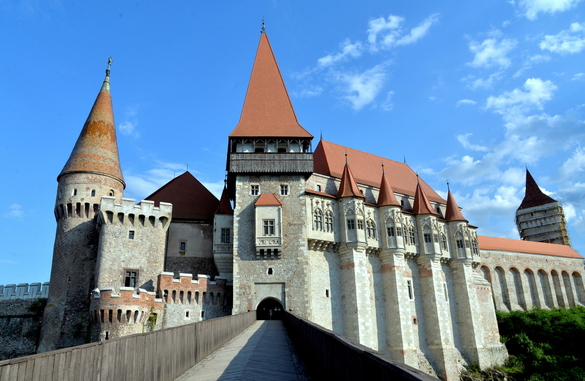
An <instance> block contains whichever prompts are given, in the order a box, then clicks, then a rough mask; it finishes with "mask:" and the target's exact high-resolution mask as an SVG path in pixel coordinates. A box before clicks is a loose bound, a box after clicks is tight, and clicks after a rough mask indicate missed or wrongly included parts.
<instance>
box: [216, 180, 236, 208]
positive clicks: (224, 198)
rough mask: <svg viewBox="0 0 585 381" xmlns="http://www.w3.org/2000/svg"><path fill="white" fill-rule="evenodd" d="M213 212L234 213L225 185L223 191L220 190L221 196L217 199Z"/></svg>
mask: <svg viewBox="0 0 585 381" xmlns="http://www.w3.org/2000/svg"><path fill="white" fill-rule="evenodd" d="M215 214H229V215H233V214H234V210H233V209H232V204H231V203H230V195H229V193H228V190H227V186H225V187H223V192H221V198H220V199H219V205H218V207H217V210H216V211H215Z"/></svg>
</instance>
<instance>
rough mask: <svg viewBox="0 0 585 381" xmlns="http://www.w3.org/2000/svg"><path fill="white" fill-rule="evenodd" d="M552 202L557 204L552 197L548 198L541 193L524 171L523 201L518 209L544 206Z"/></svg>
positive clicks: (529, 175) (530, 176) (527, 172)
mask: <svg viewBox="0 0 585 381" xmlns="http://www.w3.org/2000/svg"><path fill="white" fill-rule="evenodd" d="M552 202H557V201H556V200H554V199H553V198H552V197H549V196H547V195H545V194H544V193H542V191H541V190H540V188H539V187H538V184H536V181H534V178H533V177H532V175H531V174H530V172H529V171H528V169H527V170H526V193H525V194H524V199H523V200H522V203H521V204H520V206H519V207H518V210H520V209H528V208H531V207H533V206H540V205H545V204H550V203H552Z"/></svg>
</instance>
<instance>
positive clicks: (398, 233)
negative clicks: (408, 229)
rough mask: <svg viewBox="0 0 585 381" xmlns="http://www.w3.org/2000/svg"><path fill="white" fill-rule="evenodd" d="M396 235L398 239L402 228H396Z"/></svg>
mask: <svg viewBox="0 0 585 381" xmlns="http://www.w3.org/2000/svg"><path fill="white" fill-rule="evenodd" d="M396 235H397V236H399V237H400V236H401V235H402V228H401V227H397V228H396Z"/></svg>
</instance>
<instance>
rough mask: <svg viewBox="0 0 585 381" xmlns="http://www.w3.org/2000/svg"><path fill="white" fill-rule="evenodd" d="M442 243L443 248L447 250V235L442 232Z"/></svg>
mask: <svg viewBox="0 0 585 381" xmlns="http://www.w3.org/2000/svg"><path fill="white" fill-rule="evenodd" d="M441 245H443V250H447V236H446V235H445V234H441Z"/></svg>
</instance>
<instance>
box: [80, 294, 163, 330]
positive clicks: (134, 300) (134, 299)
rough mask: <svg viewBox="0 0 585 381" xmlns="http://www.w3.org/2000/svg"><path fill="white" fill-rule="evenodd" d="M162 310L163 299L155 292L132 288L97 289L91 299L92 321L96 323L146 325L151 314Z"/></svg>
mask: <svg viewBox="0 0 585 381" xmlns="http://www.w3.org/2000/svg"><path fill="white" fill-rule="evenodd" d="M161 309H162V299H160V298H157V297H156V293H155V292H150V291H146V290H144V289H141V288H139V289H137V290H136V289H134V288H132V287H120V290H119V291H118V292H115V291H114V289H113V288H111V287H107V288H106V287H104V288H102V289H95V290H93V291H92V297H91V319H92V321H93V322H94V323H102V324H107V323H112V324H115V323H124V324H144V323H145V322H146V320H147V319H148V316H149V314H150V313H151V312H155V313H158V312H160V311H161Z"/></svg>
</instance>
